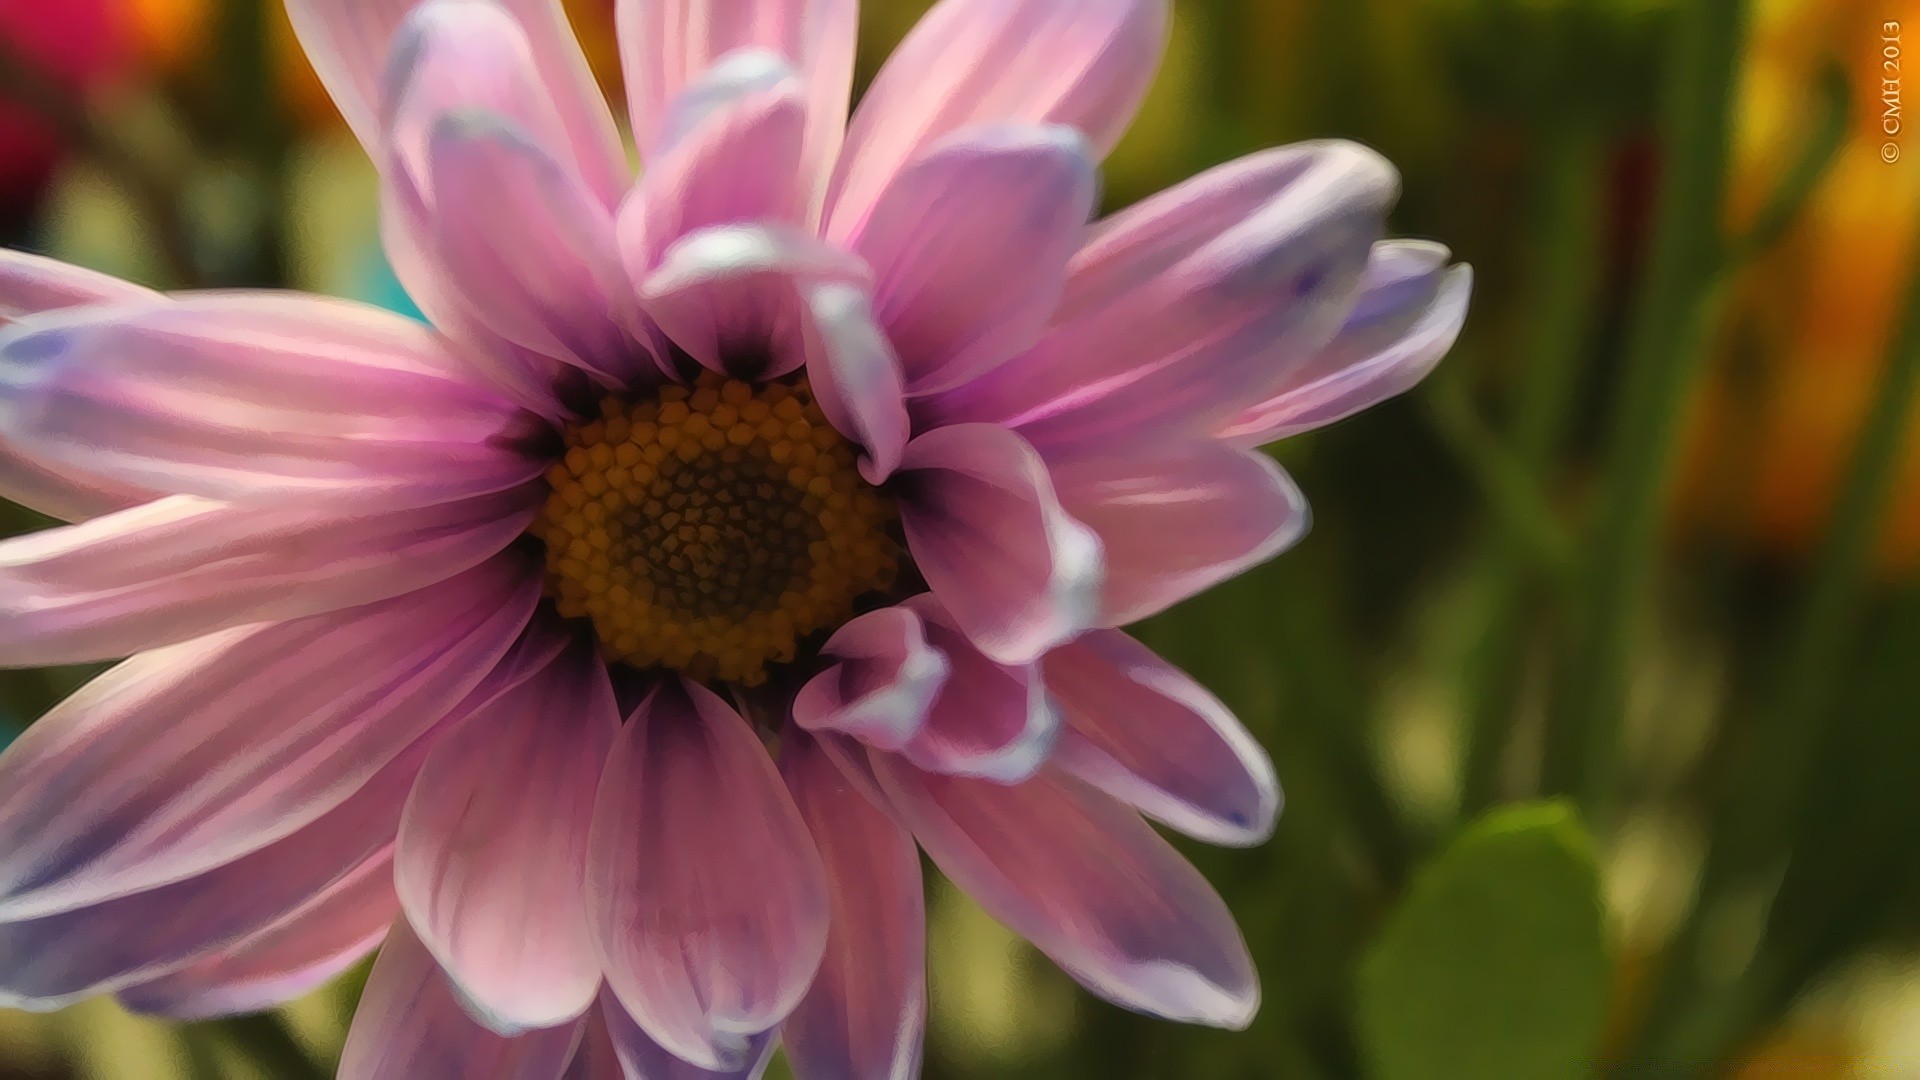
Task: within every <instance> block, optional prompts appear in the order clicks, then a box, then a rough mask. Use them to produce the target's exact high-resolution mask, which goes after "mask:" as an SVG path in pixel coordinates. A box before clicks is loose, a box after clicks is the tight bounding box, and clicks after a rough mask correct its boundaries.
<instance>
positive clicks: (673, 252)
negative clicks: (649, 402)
mask: <svg viewBox="0 0 1920 1080" xmlns="http://www.w3.org/2000/svg"><path fill="white" fill-rule="evenodd" d="M865 280H866V267H865V266H864V265H862V264H861V263H860V261H859V260H858V259H855V258H853V257H852V256H850V255H847V254H845V253H844V252H841V251H838V250H836V249H834V248H830V247H828V246H827V245H825V244H823V243H821V242H820V241H818V240H815V239H814V238H812V237H810V236H807V235H805V234H803V233H800V232H797V231H794V230H791V229H771V228H764V227H760V226H748V225H721V226H715V227H712V228H707V229H702V230H700V231H699V232H696V233H693V234H691V235H689V236H686V237H684V238H683V239H681V240H680V241H679V242H678V243H676V244H674V245H673V246H672V247H671V248H669V249H668V250H667V253H666V255H665V257H664V258H663V259H662V261H661V263H660V266H659V267H658V268H657V269H655V270H654V271H653V273H651V274H649V275H648V276H647V278H646V279H645V280H644V281H643V282H641V285H640V297H641V301H642V303H643V304H644V305H645V307H646V310H647V314H648V315H650V316H652V317H653V320H654V322H656V323H658V324H659V326H660V329H661V330H662V331H663V332H665V333H666V335H667V336H668V337H669V338H671V339H673V343H674V344H675V345H677V346H679V347H680V348H681V349H683V350H685V351H686V353H687V354H688V355H690V356H692V357H693V358H694V359H695V360H697V361H699V362H700V363H701V364H703V365H705V366H706V367H707V368H709V369H710V370H713V371H719V372H725V373H728V374H732V375H736V376H738V377H740V378H748V379H773V378H778V377H779V376H782V375H785V374H788V373H790V372H792V371H793V370H794V369H795V368H798V367H799V366H800V365H801V364H803V363H805V362H806V361H807V353H806V345H805V340H804V324H805V323H806V321H807V319H806V315H805V313H804V311H803V304H804V297H803V290H804V289H805V288H807V287H809V286H812V285H818V284H821V283H826V282H848V283H857V284H864V283H865Z"/></svg>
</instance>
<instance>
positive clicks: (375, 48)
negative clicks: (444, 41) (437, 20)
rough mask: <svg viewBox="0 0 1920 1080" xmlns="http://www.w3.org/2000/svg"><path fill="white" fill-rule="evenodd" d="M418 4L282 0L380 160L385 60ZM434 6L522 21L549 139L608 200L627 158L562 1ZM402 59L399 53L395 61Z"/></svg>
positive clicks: (625, 173) (413, 0) (474, 18)
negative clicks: (560, 144)
mask: <svg viewBox="0 0 1920 1080" xmlns="http://www.w3.org/2000/svg"><path fill="white" fill-rule="evenodd" d="M422 6H424V5H421V3H420V0H287V14H288V15H289V16H291V17H292V20H293V28H294V31H295V33H296V34H298V35H299V38H300V44H301V45H302V46H303V47H304V48H305V50H306V54H307V58H308V59H309V60H310V61H312V63H313V67H314V70H315V71H317V72H318V73H319V74H320V80H321V81H322V82H323V83H325V84H326V87H327V91H328V92H329V93H331V94H332V95H333V100H334V102H335V103H336V104H338V105H339V106H340V112H341V114H342V115H344V116H345V117H346V119H347V123H348V124H349V125H351V126H352V128H353V130H354V133H355V134H356V135H358V136H360V141H361V143H363V144H364V145H365V146H366V147H367V150H368V152H369V153H371V154H372V155H373V157H374V160H375V161H376V162H378V161H380V159H381V153H380V150H381V148H382V146H383V145H384V142H385V140H384V138H383V136H384V134H385V130H384V124H383V123H382V120H381V118H382V116H383V115H384V112H383V110H384V108H386V107H388V106H390V105H391V101H390V100H389V99H388V98H387V97H386V89H387V87H388V86H389V83H388V82H387V74H388V71H389V64H390V60H389V58H390V56H393V54H394V53H395V52H396V50H401V51H403V46H404V42H401V41H400V40H399V39H400V38H401V29H400V28H401V24H402V22H403V21H404V20H405V19H406V17H407V15H408V13H409V12H411V11H413V10H415V9H416V8H420V7H422ZM431 6H433V7H434V8H436V9H439V11H438V12H436V16H437V17H443V18H446V19H448V20H450V21H457V22H467V23H469V24H473V23H477V22H479V21H481V20H485V19H489V18H493V17H495V16H494V12H492V11H489V10H486V9H489V8H495V9H498V10H500V11H502V12H504V14H505V15H507V16H510V17H511V19H512V21H514V22H515V23H516V24H518V26H519V27H520V29H521V32H522V34H523V36H524V37H525V39H526V42H527V46H526V49H527V55H528V58H529V62H530V64H531V65H532V67H533V68H534V69H535V70H536V71H537V72H538V81H539V82H540V84H541V85H543V86H546V87H547V88H548V92H549V93H551V94H552V95H553V97H554V99H555V100H554V115H555V121H556V124H557V126H556V127H555V128H554V129H553V131H552V136H553V138H555V139H556V140H562V139H563V140H564V144H565V145H566V146H567V148H568V151H569V152H568V155H567V156H568V159H569V160H570V162H571V163H572V164H573V165H574V167H576V168H577V169H578V170H579V172H580V174H581V175H582V176H583V177H584V178H585V179H586V181H587V183H588V186H589V187H591V188H592V189H593V191H594V192H595V193H597V194H598V196H599V197H600V199H601V202H602V205H605V206H609V207H611V206H613V205H614V204H615V203H616V202H617V201H618V200H619V198H620V196H621V195H622V194H624V193H625V191H626V188H627V183H628V177H629V176H630V175H631V173H630V170H629V169H628V167H627V156H626V153H625V152H624V151H623V150H622V149H621V146H620V137H619V134H618V132H617V131H616V130H615V129H614V126H613V114H612V112H611V111H609V110H608V108H607V102H606V99H605V98H603V97H601V96H600V90H599V87H598V86H597V85H596V84H595V83H594V81H593V75H592V73H591V72H590V71H588V70H587V62H586V57H585V56H584V55H583V54H582V53H581V51H580V45H579V43H578V42H577V41H576V40H575V39H574V36H573V31H572V29H571V28H570V27H569V26H568V25H567V16H566V12H565V11H563V10H562V9H561V6H560V0H489V2H486V3H481V2H478V0H452V2H449V0H432V3H431ZM403 62H404V59H403V57H394V59H393V60H392V61H391V63H393V64H399V63H403ZM474 74H475V76H476V77H484V76H486V75H489V74H494V72H488V71H483V70H476V71H475V72H474ZM546 133H547V132H546V131H542V134H543V135H544V134H546Z"/></svg>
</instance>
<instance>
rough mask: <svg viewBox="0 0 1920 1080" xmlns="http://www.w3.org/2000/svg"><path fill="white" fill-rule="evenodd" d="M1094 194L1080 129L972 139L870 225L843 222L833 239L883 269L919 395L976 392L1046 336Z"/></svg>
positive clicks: (884, 202)
mask: <svg viewBox="0 0 1920 1080" xmlns="http://www.w3.org/2000/svg"><path fill="white" fill-rule="evenodd" d="M1094 189H1095V177H1094V168H1093V162H1092V161H1091V160H1090V158H1089V157H1088V150H1087V146H1086V143H1085V140H1083V139H1082V138H1081V137H1080V136H1079V135H1078V134H1077V133H1076V132H1074V131H1073V129H1071V128H1063V127H1029V126H1017V125H995V126H991V127H985V128H968V129H965V130H962V131H960V132H958V133H956V134H954V135H951V136H948V137H947V138H946V139H943V140H941V141H940V142H938V143H935V144H934V145H933V146H932V147H930V148H929V149H928V150H927V151H926V153H925V154H924V155H922V156H921V157H918V158H916V159H915V160H914V161H913V162H911V163H910V164H909V165H907V167H906V168H904V169H902V170H901V172H900V174H899V175H898V176H896V177H894V179H893V182H892V183H891V184H889V185H888V186H887V188H886V190H885V191H883V192H881V194H880V198H879V201H878V202H877V203H876V204H875V205H874V208H873V212H872V213H871V214H870V215H869V216H867V217H866V218H865V219H864V220H863V221H847V220H845V219H841V220H836V221H835V228H836V230H842V233H843V234H842V235H839V236H835V237H832V238H831V239H836V240H838V241H839V242H842V243H845V244H846V245H847V246H848V247H850V248H851V249H852V250H854V251H855V252H858V253H859V254H860V255H861V256H862V257H864V258H865V259H866V260H867V263H868V265H870V266H872V267H873V279H874V310H875V312H876V314H877V317H878V319H879V321H880V324H881V326H882V327H884V328H885V329H886V332H887V337H888V339H889V340H891V341H892V342H893V345H894V348H895V349H896V350H898V352H899V354H900V358H901V361H902V363H903V365H904V366H905V370H906V375H907V389H908V390H910V391H912V392H914V393H927V392H930V391H934V390H945V389H948V388H950V387H953V386H956V385H958V384H960V383H964V382H966V381H967V380H968V379H970V378H972V377H973V376H975V375H977V374H979V373H980V372H982V371H985V370H987V369H988V368H991V367H994V366H995V365H997V364H999V363H1000V362H1002V361H1004V360H1006V359H1007V358H1008V357H1011V356H1012V355H1014V354H1015V353H1016V352H1018V351H1020V350H1021V349H1023V348H1025V347H1026V346H1028V345H1031V344H1032V343H1033V342H1034V341H1035V340H1036V339H1038V338H1039V337H1040V332H1041V331H1042V330H1044V329H1045V328H1046V325H1047V320H1048V318H1049V317H1050V316H1051V315H1052V314H1053V309H1054V306H1055V305H1056V304H1057V303H1058V302H1059V299H1060V290H1061V286H1062V285H1063V283H1064V282H1065V281H1066V276H1067V260H1068V258H1070V257H1071V256H1072V255H1073V253H1074V252H1075V251H1076V250H1077V249H1078V248H1079V247H1080V241H1081V239H1082V238H1083V236H1084V235H1085V232H1086V224H1087V219H1088V218H1089V217H1090V216H1091V215H1092V213H1093V201H1094V194H1095V191H1094Z"/></svg>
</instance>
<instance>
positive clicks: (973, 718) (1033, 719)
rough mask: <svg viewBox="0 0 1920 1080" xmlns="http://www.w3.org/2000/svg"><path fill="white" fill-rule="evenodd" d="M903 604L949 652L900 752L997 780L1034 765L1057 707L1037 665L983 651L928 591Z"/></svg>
mask: <svg viewBox="0 0 1920 1080" xmlns="http://www.w3.org/2000/svg"><path fill="white" fill-rule="evenodd" d="M902 606H903V607H907V608H911V609H912V610H913V611H914V612H915V613H917V614H918V615H919V616H920V617H921V619H922V625H923V627H924V629H925V631H926V635H927V643H928V644H929V645H930V646H931V647H932V648H933V649H934V650H936V651H937V652H938V653H939V654H940V655H942V656H944V657H945V658H946V661H947V665H948V668H949V670H950V674H949V675H948V677H947V680H946V682H945V683H944V684H942V685H941V687H940V690H939V693H938V695H937V696H936V697H935V698H934V699H933V704H932V706H931V707H929V708H928V710H927V716H926V720H925V722H924V723H922V724H921V726H920V729H919V730H918V731H916V732H914V735H913V738H912V739H910V740H908V742H907V744H906V745H905V746H903V747H901V749H900V753H901V755H902V756H903V757H905V758H906V759H907V760H908V761H911V762H913V763H914V764H915V765H918V766H919V767H921V768H923V769H926V770H928V771H929V772H937V773H944V774H947V775H951V776H977V777H982V778H985V779H988V780H992V781H995V782H996V783H1001V784H1013V783H1018V782H1020V781H1022V780H1025V779H1027V778H1028V777H1030V776H1032V775H1033V774H1034V773H1035V772H1037V771H1039V769H1040V767H1041V766H1042V765H1044V764H1046V760H1047V756H1048V755H1049V754H1051V753H1052V752H1053V745H1054V742H1055V740H1057V739H1058V738H1059V736H1060V714H1059V712H1058V711H1057V710H1056V709H1055V708H1054V707H1053V703H1052V702H1051V701H1050V700H1048V698H1047V692H1046V689H1045V687H1043V686H1042V685H1041V682H1040V669H1039V668H1038V667H1037V666H1035V665H1033V664H1021V665H1007V664H1000V663H996V662H995V661H993V660H992V659H990V658H988V657H986V656H984V655H982V654H981V653H980V651H979V650H977V649H975V648H974V647H973V643H972V642H970V641H968V640H967V637H966V635H965V634H963V633H961V632H960V628H959V626H958V624H957V623H956V622H955V620H954V618H953V616H952V615H950V614H949V613H948V612H947V611H946V609H944V608H942V607H941V606H940V603H939V601H938V600H936V599H935V597H934V596H933V594H931V593H922V594H921V595H919V596H914V597H909V598H907V600H905V601H904V602H903V603H902ZM882 749H884V747H883V748H882Z"/></svg>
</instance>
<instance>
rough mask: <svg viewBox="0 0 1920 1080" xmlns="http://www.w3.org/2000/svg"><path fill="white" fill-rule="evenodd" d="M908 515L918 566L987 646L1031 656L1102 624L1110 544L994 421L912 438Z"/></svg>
mask: <svg viewBox="0 0 1920 1080" xmlns="http://www.w3.org/2000/svg"><path fill="white" fill-rule="evenodd" d="M901 470H902V473H903V474H904V475H903V476H902V478H901V495H900V499H901V504H900V521H901V525H902V526H903V527H904V528H905V530H906V534H907V544H908V546H909V547H910V548H912V550H913V558H914V562H915V563H916V564H917V565H918V566H919V568H920V572H921V573H922V574H924V575H925V576H926V579H927V584H929V585H931V586H932V587H933V591H934V593H935V595H937V596H938V597H939V598H940V602H941V604H942V605H943V606H944V607H945V608H946V610H947V611H948V612H950V613H952V616H953V619H954V621H955V622H956V623H957V624H958V625H959V626H960V627H961V628H962V629H964V630H965V631H966V633H967V636H968V637H969V638H971V639H972V640H973V642H974V644H975V645H976V646H978V647H979V649H980V651H982V652H984V653H986V654H987V655H988V656H989V657H992V658H993V659H995V660H997V661H1000V662H1002V663H1008V664H1022V663H1027V662H1029V661H1031V660H1033V659H1034V658H1036V657H1038V656H1039V655H1040V654H1042V653H1044V652H1046V651H1047V649H1049V648H1051V647H1052V646H1054V645H1056V644H1059V643H1060V642H1062V641H1067V640H1070V639H1071V638H1072V637H1073V636H1074V635H1075V634H1077V633H1079V632H1080V631H1082V630H1084V629H1087V628H1088V627H1090V626H1093V625H1095V623H1096V621H1097V617H1098V608H1099V596H1100V582H1101V579H1102V574H1103V571H1102V562H1101V554H1100V541H1099V540H1098V539H1097V538H1096V537H1095V536H1094V534H1093V533H1092V532H1091V531H1089V530H1088V529H1087V528H1086V526H1084V525H1081V524H1080V523H1079V522H1077V521H1075V520H1074V519H1073V518H1072V517H1071V516H1069V515H1068V514H1067V512H1066V511H1065V510H1064V509H1062V508H1061V506H1060V501H1059V499H1058V497H1057V496H1056V495H1055V493H1054V489H1053V482H1052V481H1051V480H1050V479H1049V478H1048V475H1047V468H1046V465H1045V463H1044V462H1043V461H1042V460H1041V459H1040V456H1039V455H1038V454H1036V453H1035V452H1034V450H1033V448H1032V447H1031V446H1029V445H1027V442H1026V440H1024V439H1022V438H1021V437H1020V436H1019V435H1018V434H1016V433H1014V432H1011V431H1007V430H1005V429H1004V428H998V427H994V426H992V425H989V424H964V425H959V426H955V427H947V428H938V429H935V430H933V431H930V432H927V433H926V434H924V435H921V436H920V437H919V438H917V439H915V440H913V441H912V442H911V443H908V444H907V451H906V455H905V457H904V459H903V460H902V463H901Z"/></svg>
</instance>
